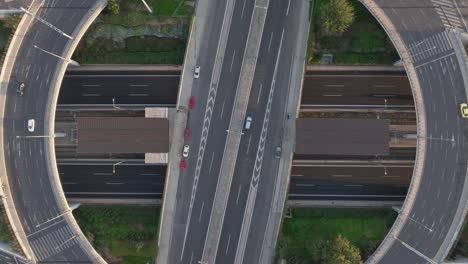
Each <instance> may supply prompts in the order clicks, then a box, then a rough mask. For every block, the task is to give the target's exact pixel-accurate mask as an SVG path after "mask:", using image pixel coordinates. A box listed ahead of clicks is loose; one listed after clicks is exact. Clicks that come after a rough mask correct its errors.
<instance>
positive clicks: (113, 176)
mask: <svg viewBox="0 0 468 264" xmlns="http://www.w3.org/2000/svg"><path fill="white" fill-rule="evenodd" d="M116 163H117V162H109V161H106V162H98V163H89V162H74V163H61V162H59V164H58V169H59V173H60V180H61V182H62V186H63V189H64V191H65V195H66V196H67V198H96V199H100V198H106V199H109V198H111V199H119V198H122V199H161V198H162V192H163V191H164V183H165V176H166V166H165V165H147V164H144V163H143V162H129V161H126V162H124V163H122V164H120V165H117V166H115V173H113V169H114V168H113V166H112V164H116ZM338 164H340V163H338ZM385 171H387V175H385ZM412 172H413V168H412V166H408V165H390V166H386V167H383V166H381V165H377V164H373V165H372V164H371V165H370V166H363V165H357V166H356V165H353V166H345V165H335V166H326V165H314V166H309V165H307V163H306V165H303V166H301V165H298V166H293V167H292V173H291V181H290V191H289V199H290V200H310V199H320V200H323V199H333V200H344V199H346V200H366V201H381V200H393V201H395V200H397V201H402V200H403V199H404V197H405V195H406V191H407V189H408V185H409V182H410V180H411V176H412Z"/></svg>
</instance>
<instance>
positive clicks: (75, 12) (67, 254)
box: [3, 0, 95, 263]
mask: <svg viewBox="0 0 468 264" xmlns="http://www.w3.org/2000/svg"><path fill="white" fill-rule="evenodd" d="M94 3H95V1H92V0H82V1H81V0H80V1H55V2H51V1H46V2H45V3H44V5H45V6H46V7H45V8H42V9H41V10H40V11H39V16H40V17H41V18H42V19H44V20H46V21H48V22H49V23H51V24H55V25H57V26H58V27H60V29H61V30H62V31H64V32H65V33H67V34H69V35H71V34H72V33H73V31H74V30H75V28H76V26H77V25H78V24H79V22H80V20H81V19H82V18H83V17H84V15H85V14H86V13H87V12H88V10H89V8H90V7H92V6H93V4H94ZM68 41H69V39H68V38H66V37H64V36H63V35H61V34H59V33H58V32H56V31H54V30H52V29H51V28H49V27H47V26H46V25H44V24H43V23H41V22H39V21H37V20H35V21H33V22H32V24H31V26H30V29H29V31H28V33H27V34H26V35H25V37H24V40H23V42H22V45H21V47H20V49H19V52H18V56H17V59H16V61H15V64H14V66H13V70H12V74H11V79H10V83H9V85H8V88H7V90H6V93H7V98H6V106H5V119H4V120H3V128H4V134H3V139H4V146H5V163H6V170H7V175H8V177H9V184H10V188H11V192H12V196H13V197H12V199H13V202H14V204H15V207H16V210H17V213H18V216H19V218H20V220H21V224H22V225H23V229H24V232H25V233H26V236H27V238H28V241H29V243H30V245H31V248H32V250H33V253H34V255H35V257H36V258H37V260H38V261H41V262H68V263H70V262H92V261H94V260H95V259H94V258H93V257H92V254H91V252H89V251H88V250H87V248H85V247H84V246H83V245H82V244H81V240H80V239H79V237H78V236H77V234H76V233H75V231H74V229H73V228H72V227H71V226H70V223H69V222H68V220H67V218H65V217H64V215H65V214H67V213H69V212H64V211H63V209H64V208H63V207H62V206H59V201H57V200H56V195H55V194H54V192H55V191H54V190H53V187H54V185H53V183H52V182H51V176H50V175H49V170H48V168H47V165H46V164H47V162H48V161H47V159H48V155H46V153H45V144H46V142H47V141H48V140H50V138H17V136H20V137H24V136H31V135H35V136H38V135H44V133H45V129H44V125H43V123H44V118H45V113H47V108H48V107H49V106H48V105H47V102H48V96H49V90H50V89H51V87H50V81H51V77H52V76H53V74H54V73H55V71H56V70H57V68H56V67H57V64H58V62H59V59H58V58H57V57H55V56H51V55H50V54H48V53H46V52H44V51H42V50H40V49H38V48H34V47H33V45H36V46H37V47H39V48H41V49H44V50H45V49H46V50H47V51H49V52H52V53H55V54H62V53H63V51H64V50H65V49H66V48H67V46H66V45H67V43H68ZM21 82H24V83H25V84H26V87H25V94H24V96H18V95H17V94H16V89H17V87H18V85H19V84H20V83H21ZM31 118H33V119H35V131H34V132H33V133H31V132H28V130H27V122H28V119H31Z"/></svg>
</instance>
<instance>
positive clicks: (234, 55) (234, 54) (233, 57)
mask: <svg viewBox="0 0 468 264" xmlns="http://www.w3.org/2000/svg"><path fill="white" fill-rule="evenodd" d="M235 58H236V50H234V52H233V53H232V60H231V67H229V71H230V72H231V71H232V66H233V65H234V59H235Z"/></svg>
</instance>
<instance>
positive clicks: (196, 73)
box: [193, 66, 200, 79]
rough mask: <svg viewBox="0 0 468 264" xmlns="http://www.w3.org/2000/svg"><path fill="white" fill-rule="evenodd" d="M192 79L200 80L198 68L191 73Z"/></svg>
mask: <svg viewBox="0 0 468 264" xmlns="http://www.w3.org/2000/svg"><path fill="white" fill-rule="evenodd" d="M193 78H195V79H198V78H200V66H196V67H195V71H194V72H193Z"/></svg>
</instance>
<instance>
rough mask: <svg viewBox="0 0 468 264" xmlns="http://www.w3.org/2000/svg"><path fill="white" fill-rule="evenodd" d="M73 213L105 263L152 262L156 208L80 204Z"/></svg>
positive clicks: (156, 216) (154, 251)
mask: <svg viewBox="0 0 468 264" xmlns="http://www.w3.org/2000/svg"><path fill="white" fill-rule="evenodd" d="M73 214H74V216H75V218H76V220H77V221H78V224H79V225H80V227H81V230H82V231H83V233H84V234H85V235H86V237H87V238H88V240H89V241H90V242H91V244H92V245H93V246H94V247H95V248H96V250H97V251H98V252H99V253H100V254H101V256H103V258H104V259H105V260H106V261H107V262H108V263H128V264H140V263H141V264H146V263H154V261H155V258H156V255H157V246H156V245H157V243H156V239H157V229H158V223H159V209H158V208H156V207H148V206H123V205H122V206H121V205H110V206H107V205H106V206H104V205H82V206H81V207H80V208H78V209H77V210H75V211H74V212H73Z"/></svg>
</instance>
